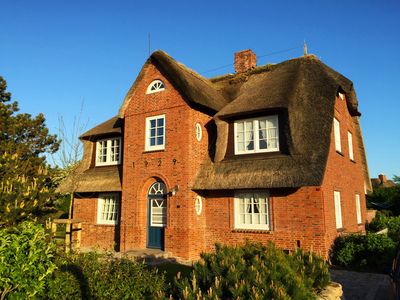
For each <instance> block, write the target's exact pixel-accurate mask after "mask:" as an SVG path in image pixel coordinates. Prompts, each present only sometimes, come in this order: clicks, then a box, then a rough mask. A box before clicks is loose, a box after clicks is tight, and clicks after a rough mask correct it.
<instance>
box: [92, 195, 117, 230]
mask: <svg viewBox="0 0 400 300" xmlns="http://www.w3.org/2000/svg"><path fill="white" fill-rule="evenodd" d="M118 211H119V195H118V194H116V193H107V194H105V193H104V194H99V198H98V202H97V224H107V225H116V224H118Z"/></svg>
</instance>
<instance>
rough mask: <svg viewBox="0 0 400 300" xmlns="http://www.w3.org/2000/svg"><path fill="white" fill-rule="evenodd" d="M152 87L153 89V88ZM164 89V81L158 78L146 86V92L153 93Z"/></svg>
mask: <svg viewBox="0 0 400 300" xmlns="http://www.w3.org/2000/svg"><path fill="white" fill-rule="evenodd" d="M153 87H154V89H153ZM164 90H165V83H164V82H162V81H161V80H159V79H156V80H153V81H152V82H151V83H150V84H149V86H148V87H147V90H146V94H154V93H158V92H162V91H164Z"/></svg>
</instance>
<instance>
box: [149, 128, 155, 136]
mask: <svg viewBox="0 0 400 300" xmlns="http://www.w3.org/2000/svg"><path fill="white" fill-rule="evenodd" d="M154 136H156V129H155V128H152V129H150V137H154Z"/></svg>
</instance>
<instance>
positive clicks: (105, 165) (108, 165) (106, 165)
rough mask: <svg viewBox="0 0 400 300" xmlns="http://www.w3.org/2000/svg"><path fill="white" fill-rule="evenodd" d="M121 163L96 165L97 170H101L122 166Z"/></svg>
mask: <svg viewBox="0 0 400 300" xmlns="http://www.w3.org/2000/svg"><path fill="white" fill-rule="evenodd" d="M120 165H121V163H117V164H101V165H94V166H95V167H96V168H101V167H111V166H120Z"/></svg>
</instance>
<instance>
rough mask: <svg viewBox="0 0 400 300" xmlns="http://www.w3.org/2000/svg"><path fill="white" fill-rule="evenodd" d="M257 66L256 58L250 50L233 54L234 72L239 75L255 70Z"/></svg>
mask: <svg viewBox="0 0 400 300" xmlns="http://www.w3.org/2000/svg"><path fill="white" fill-rule="evenodd" d="M256 65H257V56H256V54H255V53H254V52H253V51H251V50H250V49H247V50H243V51H239V52H236V53H235V72H236V73H241V72H246V71H247V70H250V69H253V68H255V67H256Z"/></svg>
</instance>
